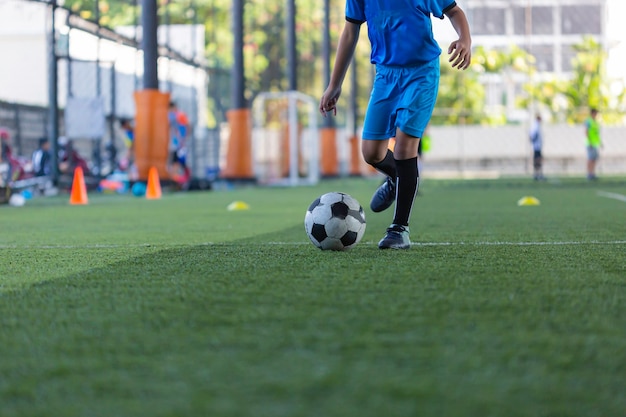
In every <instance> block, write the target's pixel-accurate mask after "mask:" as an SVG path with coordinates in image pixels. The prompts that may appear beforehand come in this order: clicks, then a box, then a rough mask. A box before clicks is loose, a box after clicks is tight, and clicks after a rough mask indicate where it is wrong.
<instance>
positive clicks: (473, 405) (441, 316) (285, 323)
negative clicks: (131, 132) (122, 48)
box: [0, 138, 626, 417]
mask: <svg viewBox="0 0 626 417" xmlns="http://www.w3.org/2000/svg"><path fill="white" fill-rule="evenodd" d="M433 140H437V139H436V138H434V139H433ZM623 184H624V179H616V180H614V181H613V182H611V181H610V180H605V182H604V183H603V184H602V187H601V188H602V190H606V191H610V192H616V193H623ZM377 185H378V181H377V180H337V181H332V182H323V183H321V184H320V185H318V186H316V187H303V188H296V189H278V188H271V189H270V188H252V187H249V188H239V189H235V190H230V191H214V192H207V193H187V194H176V195H171V194H167V193H166V194H165V195H164V197H163V198H162V199H161V200H156V201H148V200H145V199H142V198H134V197H132V196H118V195H95V194H94V195H90V204H89V205H87V206H82V207H76V206H69V205H68V204H67V196H60V197H58V198H49V199H35V200H29V202H28V203H27V204H26V206H25V207H23V208H19V209H16V208H12V207H8V206H0V219H2V233H1V234H0V249H1V250H2V255H3V256H2V257H0V276H1V277H2V281H1V282H0V300H1V302H0V375H1V377H0V403H1V404H2V415H3V416H21V417H29V416H42V415H45V416H65V417H74V416H86V415H94V416H112V415H115V416H137V417H141V416H151V417H153V416H158V417H160V416H220V417H221V416H224V417H230V416H233V417H234V416H239V417H247V416H254V417H270V416H271V417H282V416H302V417H308V416H327V417H357V416H358V417H380V416H388V417H400V416H412V415H419V416H424V417H429V416H466V417H478V416H480V417H483V416H488V415H496V414H497V415H503V416H513V417H525V416H574V417H575V416H581V417H582V416H591V415H598V416H599V415H602V416H604V415H606V416H618V415H622V414H623V411H624V409H626V397H625V396H624V395H623V388H624V370H625V369H626V357H625V356H624V351H626V338H625V337H624V336H625V333H624V332H625V330H624V329H626V292H624V291H623V289H624V285H626V278H625V277H626V269H625V268H626V266H625V264H624V262H623V258H624V256H623V254H624V250H626V244H625V243H624V241H623V239H624V234H625V232H626V231H625V230H624V226H623V222H621V220H622V219H623V214H624V203H622V202H620V201H616V200H610V199H605V198H599V197H597V195H596V187H595V186H593V185H590V184H587V183H586V182H584V180H577V179H562V180H561V181H559V182H554V183H545V184H535V183H533V182H532V180H517V181H515V180H501V181H471V182H469V181H468V182H457V181H450V182H448V181H446V182H442V181H436V180H432V179H431V180H428V181H426V182H425V183H424V184H423V186H422V188H421V190H420V191H421V192H422V193H423V194H422V196H421V197H418V198H417V205H416V210H415V211H414V215H413V216H414V221H413V227H412V237H413V239H414V241H415V242H417V245H416V246H414V247H412V248H411V249H410V250H409V251H406V252H390V251H380V250H378V249H377V248H376V246H375V242H376V241H377V240H378V239H379V238H380V237H381V236H382V233H383V232H384V230H385V227H386V226H387V225H388V222H389V220H390V215H391V214H390V213H384V214H373V213H371V212H370V211H369V210H367V216H368V217H367V220H368V224H367V231H366V235H365V237H364V240H363V241H362V243H360V244H359V245H358V246H357V247H356V248H355V249H354V250H352V251H350V252H345V253H336V252H322V251H320V250H318V249H316V248H315V247H313V245H311V244H310V243H309V242H308V241H307V238H306V236H305V233H304V228H303V218H304V211H305V209H306V207H308V205H309V204H310V202H311V201H312V200H313V199H314V198H315V197H317V196H318V195H320V194H322V193H323V192H326V191H329V190H331V189H332V190H341V191H345V192H349V193H350V194H352V195H353V196H355V197H356V198H357V199H359V200H360V201H361V202H362V203H363V202H367V201H368V200H369V197H370V195H371V192H372V191H373V190H374V189H375V187H376V186H377ZM523 195H535V196H537V197H538V198H539V199H540V200H541V203H542V204H541V205H540V206H535V207H518V206H517V205H516V201H517V200H518V199H519V198H520V197H521V196H523ZM235 200H243V201H245V202H247V203H249V204H250V206H251V210H249V211H239V212H236V211H235V212H230V211H227V210H226V206H227V205H228V204H229V203H230V202H232V201H235ZM620 241H621V243H620Z"/></svg>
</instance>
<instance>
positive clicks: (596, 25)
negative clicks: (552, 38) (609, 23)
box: [561, 6, 602, 35]
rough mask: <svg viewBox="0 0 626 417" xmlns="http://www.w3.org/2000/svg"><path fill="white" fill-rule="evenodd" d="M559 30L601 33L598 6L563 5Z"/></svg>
mask: <svg viewBox="0 0 626 417" xmlns="http://www.w3.org/2000/svg"><path fill="white" fill-rule="evenodd" d="M561 22H562V23H561V31H562V32H563V33H564V34H585V33H590V34H594V35H599V34H601V33H602V8H601V7H600V6H563V8H562V18H561Z"/></svg>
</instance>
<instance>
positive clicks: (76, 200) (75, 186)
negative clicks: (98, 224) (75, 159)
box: [70, 167, 88, 204]
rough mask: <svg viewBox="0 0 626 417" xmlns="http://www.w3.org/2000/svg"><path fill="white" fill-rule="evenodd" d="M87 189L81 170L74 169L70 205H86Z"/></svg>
mask: <svg viewBox="0 0 626 417" xmlns="http://www.w3.org/2000/svg"><path fill="white" fill-rule="evenodd" d="M87 203H88V199H87V187H86V186H85V177H84V175H83V169H82V168H81V167H76V169H75V170H74V181H72V193H71V194H70V204H87Z"/></svg>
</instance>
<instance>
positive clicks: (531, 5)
mask: <svg viewBox="0 0 626 417" xmlns="http://www.w3.org/2000/svg"><path fill="white" fill-rule="evenodd" d="M458 4H459V5H460V6H461V7H462V8H463V9H464V10H465V12H466V14H467V17H468V20H469V22H470V27H471V30H472V43H473V46H474V47H476V46H484V47H485V48H488V49H501V50H506V49H508V48H510V47H511V46H512V45H515V46H518V47H520V48H522V49H524V50H526V51H527V52H529V53H530V54H532V55H533V56H534V57H535V58H536V69H537V79H545V78H550V77H567V76H569V75H570V74H571V70H572V59H573V58H574V57H575V55H576V52H575V51H574V49H573V45H575V44H577V43H580V42H581V40H582V37H583V36H585V35H590V36H593V37H594V38H595V39H596V40H597V41H598V42H599V43H600V44H601V45H603V47H604V48H605V50H606V51H607V53H608V61H607V76H608V77H609V78H610V79H611V80H614V81H616V83H615V86H616V87H615V88H620V86H621V87H623V85H624V83H626V31H625V30H624V27H623V25H624V23H623V18H624V16H626V2H625V1H624V0H459V1H458ZM434 23H435V25H434V30H435V36H436V37H437V39H438V40H439V41H440V43H441V46H442V49H444V50H445V49H447V45H448V43H449V42H450V41H452V40H454V39H455V36H456V34H455V32H454V30H453V29H452V27H451V25H450V24H449V22H447V21H444V22H439V21H435V22H434ZM486 78H488V79H487V80H486V82H487V83H488V91H487V105H488V106H499V105H501V104H502V97H507V98H512V97H515V96H516V95H518V94H521V85H522V84H523V83H524V82H527V81H528V80H524V79H517V80H515V83H512V84H511V83H509V84H507V83H505V81H504V80H503V78H502V77H500V76H495V77H486ZM506 105H507V109H506V113H507V116H508V117H509V119H521V120H523V119H525V118H526V115H525V114H524V112H518V113H516V111H515V110H514V108H513V100H511V99H509V100H506Z"/></svg>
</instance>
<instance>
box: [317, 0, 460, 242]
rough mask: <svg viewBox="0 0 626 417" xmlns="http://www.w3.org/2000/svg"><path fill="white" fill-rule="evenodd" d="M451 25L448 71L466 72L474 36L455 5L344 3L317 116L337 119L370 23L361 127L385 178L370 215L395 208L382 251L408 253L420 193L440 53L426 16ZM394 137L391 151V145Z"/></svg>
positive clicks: (448, 0) (404, 0) (422, 0)
mask: <svg viewBox="0 0 626 417" xmlns="http://www.w3.org/2000/svg"><path fill="white" fill-rule="evenodd" d="M431 14H432V15H434V16H436V17H438V18H441V19H443V17H444V15H445V16H447V17H448V18H449V19H450V21H451V22H452V26H453V27H454V29H455V30H456V33H457V34H458V36H459V39H458V40H456V41H454V42H452V43H451V44H450V47H449V48H448V53H449V54H451V56H450V59H449V62H451V63H452V67H453V68H458V69H463V70H464V69H466V68H468V67H469V65H470V60H471V37H470V31H469V25H468V23H467V18H466V17H465V13H464V12H463V10H461V8H460V7H459V6H457V4H456V2H455V1H454V0H346V23H345V26H344V29H343V32H342V33H341V37H340V39H339V44H338V46H337V55H336V57H335V66H334V68H333V71H332V75H331V78H330V83H329V85H328V87H327V88H326V91H325V92H324V94H323V95H322V98H321V100H320V106H319V109H320V112H321V113H322V114H323V115H324V116H326V115H327V113H328V112H331V111H332V112H333V114H336V112H337V109H336V105H337V100H338V99H339V96H340V95H341V85H342V84H343V80H344V78H345V75H346V72H347V70H348V66H349V64H350V61H351V60H352V56H353V55H354V50H355V48H356V43H357V41H358V39H359V32H360V29H361V24H363V23H364V22H367V29H368V36H369V39H370V43H371V46H372V53H371V58H370V59H371V62H372V63H373V64H374V65H376V78H375V80H374V86H373V88H372V93H371V96H370V101H369V104H368V108H367V113H366V115H365V121H364V126H363V134H362V137H363V145H362V153H363V158H364V159H365V161H366V162H367V163H368V164H370V165H372V166H373V167H374V168H376V169H377V170H378V171H380V172H382V173H384V174H385V175H387V179H386V181H385V182H384V183H383V185H381V186H380V187H379V188H378V190H376V192H375V193H374V196H373V197H372V201H371V203H370V207H371V209H372V211H374V212H380V211H383V210H385V209H387V208H389V207H390V206H391V205H392V204H393V203H394V201H395V203H396V206H395V212H394V216H393V222H392V224H391V226H390V227H389V228H388V229H387V233H386V234H385V236H384V237H383V238H382V240H381V241H380V242H379V243H378V247H379V248H381V249H388V248H392V249H408V248H409V247H410V245H411V241H410V239H409V218H410V216H411V209H412V207H413V201H414V199H415V195H416V194H417V188H418V177H419V174H418V169H417V148H418V144H419V141H420V138H421V137H422V135H423V134H424V130H425V128H426V125H427V124H428V122H429V120H430V117H431V115H432V111H433V108H434V106H435V100H436V98H437V91H438V87H439V55H440V54H441V49H440V48H439V46H438V45H437V42H436V41H435V40H434V38H433V33H432V23H431V20H430V19H431V17H430V15H431ZM391 137H395V139H396V145H395V147H394V150H393V152H392V151H390V150H388V142H389V138H391Z"/></svg>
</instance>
